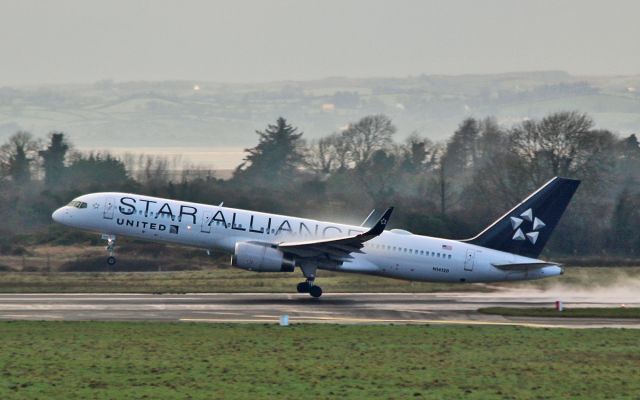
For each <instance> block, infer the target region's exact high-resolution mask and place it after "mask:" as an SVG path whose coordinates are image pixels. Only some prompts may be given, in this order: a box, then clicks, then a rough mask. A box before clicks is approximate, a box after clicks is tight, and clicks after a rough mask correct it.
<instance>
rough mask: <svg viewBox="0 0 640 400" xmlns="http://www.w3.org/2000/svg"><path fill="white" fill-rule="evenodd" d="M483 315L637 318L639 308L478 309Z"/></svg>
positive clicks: (639, 316)
mask: <svg viewBox="0 0 640 400" xmlns="http://www.w3.org/2000/svg"><path fill="white" fill-rule="evenodd" d="M478 312H481V313H483V314H494V315H505V316H509V317H556V318H637V319H640V308H637V307H636V308H622V307H615V308H565V309H564V310H563V311H562V312H559V311H556V310H555V309H553V308H551V307H547V308H512V307H486V308H480V309H478Z"/></svg>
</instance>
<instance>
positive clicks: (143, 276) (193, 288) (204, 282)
mask: <svg viewBox="0 0 640 400" xmlns="http://www.w3.org/2000/svg"><path fill="white" fill-rule="evenodd" d="M566 271H567V272H566V273H565V274H564V275H563V276H560V277H557V278H551V279H544V280H539V281H525V282H507V283H500V284H493V285H482V284H458V283H451V284H446V283H428V282H407V281H401V280H397V279H389V278H381V277H375V276H368V275H358V274H346V273H334V272H329V271H320V272H319V274H318V280H317V282H318V284H319V285H321V286H322V288H323V289H324V290H325V291H326V292H327V293H337V292H396V293H407V292H416V293H419V292H439V291H440V292H442V291H491V290H495V288H497V287H506V288H530V289H540V290H547V289H549V290H551V289H557V290H558V291H559V292H560V293H562V292H563V291H566V290H567V289H572V288H576V289H581V290H585V289H586V290H589V289H593V288H602V287H616V288H622V287H626V286H628V285H629V284H630V283H632V282H635V283H634V285H635V286H633V287H632V288H629V289H630V290H636V289H637V286H638V282H639V280H638V278H639V277H640V268H638V267H624V268H611V267H606V268H595V267H589V268H580V267H569V268H566ZM302 280H303V278H302V276H301V274H300V272H298V271H296V272H294V273H254V272H248V271H245V270H242V269H237V268H227V267H225V268H215V267H213V268H208V269H204V270H197V271H171V272H0V293H35V292H38V293H46V292H49V293H53V292H61V293H91V292H111V293H114V292H119V293H186V292H190V293H195V292H201V293H202V292H221V293H224V292H293V291H295V286H296V284H297V283H298V282H300V281H302Z"/></svg>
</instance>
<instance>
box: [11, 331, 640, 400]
mask: <svg viewBox="0 0 640 400" xmlns="http://www.w3.org/2000/svg"><path fill="white" fill-rule="evenodd" d="M0 337H1V338H2V341H1V342H0V398H2V399H13V398H20V399H36V398H40V399H70V398H82V399H88V398H91V399H125V398H149V399H165V398H167V399H186V398H189V399H212V398H225V399H246V398H254V399H262V398H265V399H266V398H278V399H280V398H288V399H299V398H314V399H324V398H336V399H344V398H351V399H365V398H385V399H387V398H388V399H407V398H431V399H456V398H469V399H493V398H495V399H505V398H508V399H513V398H517V399H538V398H554V399H556V398H589V399H606V398H615V399H624V398H629V399H631V398H637V396H638V393H640V378H638V369H637V368H638V365H640V344H639V342H638V332H637V331H634V330H615V329H597V330H596V329H594V330H568V329H530V328H519V327H448V326H349V325H293V326H290V327H287V328H283V327H279V326H277V325H258V324H236V325H209V324H179V323H116V322H25V321H23V322H2V323H0Z"/></svg>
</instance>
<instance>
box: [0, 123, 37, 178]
mask: <svg viewBox="0 0 640 400" xmlns="http://www.w3.org/2000/svg"><path fill="white" fill-rule="evenodd" d="M38 148H39V144H38V142H37V141H36V140H34V139H33V136H31V134H30V133H29V132H24V131H20V132H18V133H16V134H15V135H13V136H11V137H10V138H9V141H8V142H7V143H5V144H4V145H2V146H0V172H1V173H2V175H3V176H9V177H11V179H12V180H13V181H14V182H16V183H26V182H29V181H30V180H31V172H32V171H31V169H32V163H33V161H34V160H35V158H36V156H37V154H38Z"/></svg>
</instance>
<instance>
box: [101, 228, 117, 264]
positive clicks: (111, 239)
mask: <svg viewBox="0 0 640 400" xmlns="http://www.w3.org/2000/svg"><path fill="white" fill-rule="evenodd" d="M102 239H106V241H107V247H106V249H107V252H108V253H109V257H107V264H109V265H110V266H113V265H116V261H117V260H116V257H115V249H116V235H102Z"/></svg>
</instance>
